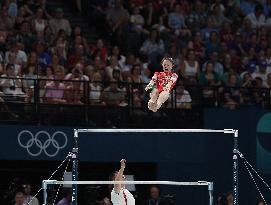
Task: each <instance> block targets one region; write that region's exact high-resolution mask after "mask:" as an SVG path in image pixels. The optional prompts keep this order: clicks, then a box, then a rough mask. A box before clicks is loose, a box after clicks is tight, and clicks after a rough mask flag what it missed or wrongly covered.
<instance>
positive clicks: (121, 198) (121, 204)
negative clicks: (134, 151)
mask: <svg viewBox="0 0 271 205" xmlns="http://www.w3.org/2000/svg"><path fill="white" fill-rule="evenodd" d="M125 163H126V160H125V159H122V160H121V161H120V165H121V166H120V170H119V171H118V172H116V173H115V175H114V181H124V180H125V177H124V175H123V172H124V169H125ZM111 201H112V203H113V205H135V198H134V196H133V195H132V194H131V193H130V192H129V191H128V190H127V189H125V186H124V184H114V188H113V190H112V192H111Z"/></svg>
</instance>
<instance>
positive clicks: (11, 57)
mask: <svg viewBox="0 0 271 205" xmlns="http://www.w3.org/2000/svg"><path fill="white" fill-rule="evenodd" d="M16 62H17V61H16V53H14V52H11V53H10V54H9V56H8V63H7V64H13V65H14V69H15V75H16V76H21V75H22V66H21V65H20V64H17V63H16ZM5 67H6V66H5ZM5 69H6V68H5Z"/></svg>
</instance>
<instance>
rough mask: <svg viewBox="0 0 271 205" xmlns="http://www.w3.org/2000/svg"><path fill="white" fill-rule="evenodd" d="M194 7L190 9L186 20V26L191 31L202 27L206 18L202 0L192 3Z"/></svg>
mask: <svg viewBox="0 0 271 205" xmlns="http://www.w3.org/2000/svg"><path fill="white" fill-rule="evenodd" d="M193 6H194V9H191V13H190V14H189V15H188V17H187V19H186V21H187V24H188V25H187V26H188V28H189V29H190V30H191V32H192V33H193V31H194V32H199V29H200V28H203V26H204V25H205V22H206V19H207V12H206V9H205V5H204V3H203V2H202V1H200V0H197V1H195V3H194V5H193Z"/></svg>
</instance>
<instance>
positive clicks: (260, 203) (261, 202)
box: [256, 200, 265, 205]
mask: <svg viewBox="0 0 271 205" xmlns="http://www.w3.org/2000/svg"><path fill="white" fill-rule="evenodd" d="M264 204H265V202H264V201H263V200H259V201H258V202H257V204H256V205H264Z"/></svg>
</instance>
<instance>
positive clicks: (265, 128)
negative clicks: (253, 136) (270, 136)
mask: <svg viewBox="0 0 271 205" xmlns="http://www.w3.org/2000/svg"><path fill="white" fill-rule="evenodd" d="M256 131H257V132H266V133H271V113H267V114H265V115H264V116H263V117H261V119H260V120H259V122H258V124H257V129H256Z"/></svg>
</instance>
